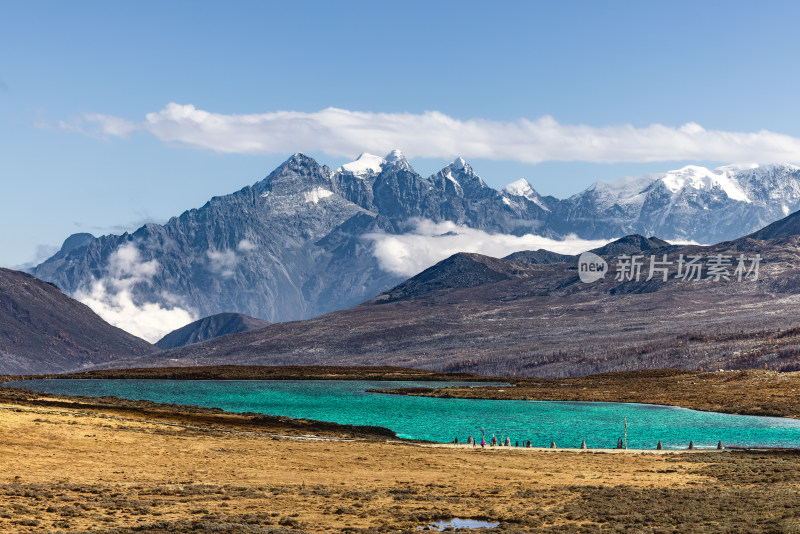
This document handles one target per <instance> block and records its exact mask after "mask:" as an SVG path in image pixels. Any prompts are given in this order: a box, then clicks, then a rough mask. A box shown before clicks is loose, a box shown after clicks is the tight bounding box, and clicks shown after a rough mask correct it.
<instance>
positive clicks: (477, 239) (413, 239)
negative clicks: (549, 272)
mask: <svg viewBox="0 0 800 534" xmlns="http://www.w3.org/2000/svg"><path fill="white" fill-rule="evenodd" d="M365 237H366V238H367V239H369V240H370V241H372V242H373V243H374V247H375V248H374V254H375V256H376V257H377V258H378V261H379V262H380V265H381V268H382V269H384V270H386V271H388V272H390V273H394V274H397V275H400V276H408V277H411V276H414V275H416V274H418V273H420V272H422V271H424V270H425V269H427V268H428V267H430V266H432V265H435V264H436V263H438V262H440V261H442V260H444V259H445V258H448V257H450V256H452V255H453V254H456V253H458V252H477V253H480V254H484V255H486V256H493V257H496V258H502V257H504V256H508V255H509V254H511V253H512V252H518V251H521V250H536V249H540V248H543V249H546V250H549V251H551V252H558V253H560V254H580V253H581V252H584V251H587V250H590V249H593V248H597V247H601V246H603V245H605V244H606V243H608V242H609V241H608V240H588V239H580V238H577V237H567V238H566V239H564V240H556V239H549V238H547V237H540V236H537V235H533V234H527V235H523V236H515V235H508V234H490V233H487V232H484V231H483V230H476V229H474V228H469V227H467V226H461V225H458V224H455V223H452V222H441V223H434V222H432V221H429V220H418V221H416V222H415V227H414V229H413V231H411V232H408V233H405V234H385V233H373V234H368V235H367V236H365Z"/></svg>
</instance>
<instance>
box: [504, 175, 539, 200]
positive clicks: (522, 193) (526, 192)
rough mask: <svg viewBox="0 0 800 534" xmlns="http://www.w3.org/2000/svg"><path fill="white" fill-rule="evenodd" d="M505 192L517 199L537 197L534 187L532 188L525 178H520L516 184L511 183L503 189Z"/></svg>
mask: <svg viewBox="0 0 800 534" xmlns="http://www.w3.org/2000/svg"><path fill="white" fill-rule="evenodd" d="M503 191H505V192H506V193H508V194H509V195H514V196H516V197H525V198H529V197H530V196H534V195H535V192H534V190H533V187H531V184H529V183H528V180H526V179H525V178H520V179H519V180H517V181H516V182H511V183H510V184H508V185H507V186H505V187H504V188H503Z"/></svg>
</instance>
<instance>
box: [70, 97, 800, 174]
mask: <svg viewBox="0 0 800 534" xmlns="http://www.w3.org/2000/svg"><path fill="white" fill-rule="evenodd" d="M59 126H60V127H61V128H62V129H63V130H66V131H76V132H82V133H85V134H88V135H100V136H113V137H128V136H130V135H131V134H133V133H134V132H147V133H150V134H152V135H154V136H155V137H157V138H158V139H160V140H162V141H164V142H167V143H177V144H181V145H185V146H190V147H194V148H199V149H206V150H213V151H216V152H226V153H240V154H290V153H293V152H296V151H298V150H300V151H306V152H324V153H326V154H330V155H331V156H337V157H352V156H354V155H356V154H359V153H361V152H364V151H366V152H372V153H375V154H385V153H387V152H389V151H390V150H392V149H395V148H399V149H402V150H403V152H404V153H405V154H406V155H407V156H409V157H412V158H414V157H424V158H455V157H457V156H463V157H466V158H480V159H490V160H503V161H517V162H522V163H541V162H544V161H585V162H595V163H620V162H652V161H684V160H694V161H726V162H731V161H757V162H760V163H796V162H797V160H798V154H800V138H797V137H792V136H789V135H784V134H780V133H775V132H770V131H767V130H760V131H757V132H728V131H722V130H707V129H705V128H703V127H702V126H700V125H699V124H697V123H694V122H689V123H686V124H683V125H681V126H677V127H674V126H666V125H662V124H651V125H649V126H646V127H643V128H637V127H635V126H633V125H631V124H620V125H612V126H601V127H597V126H588V125H582V124H577V125H571V124H561V123H559V122H558V121H557V120H556V119H554V118H553V117H550V116H544V117H540V118H537V119H534V120H530V119H525V118H522V119H519V120H516V121H509V122H503V121H492V120H486V119H479V118H476V119H469V120H459V119H454V118H452V117H449V116H447V115H445V114H444V113H440V112H438V111H426V112H424V113H371V112H361V111H350V110H346V109H338V108H327V109H323V110H321V111H317V112H312V113H306V112H300V111H275V112H270V113H253V114H240V115H229V114H224V113H213V112H210V111H204V110H201V109H197V108H195V107H194V106H193V105H191V104H183V105H182V104H176V103H170V104H168V105H167V106H166V107H164V109H162V110H161V111H157V112H152V113H148V114H147V115H146V116H145V120H143V121H130V120H127V119H124V118H120V117H116V116H113V115H104V114H99V113H87V114H84V115H83V116H81V117H79V118H77V119H75V120H71V121H61V122H60V124H59Z"/></svg>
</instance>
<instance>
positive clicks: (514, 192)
mask: <svg viewBox="0 0 800 534" xmlns="http://www.w3.org/2000/svg"><path fill="white" fill-rule="evenodd" d="M503 192H505V193H508V194H509V195H511V196H515V197H524V198H527V199H528V200H530V201H531V202H533V203H534V204H536V205H537V206H539V207H540V208H542V209H543V210H545V211H550V208H548V207H547V206H546V205H545V204H544V202H542V199H541V198H540V197H539V194H538V193H537V192H536V191H534V189H533V187H531V184H529V183H528V180H526V179H525V178H520V179H519V180H517V181H515V182H511V183H510V184H508V185H507V186H505V187H504V188H503ZM503 202H504V203H506V204H507V205H510V201H509V200H508V198H507V197H505V196H504V197H503Z"/></svg>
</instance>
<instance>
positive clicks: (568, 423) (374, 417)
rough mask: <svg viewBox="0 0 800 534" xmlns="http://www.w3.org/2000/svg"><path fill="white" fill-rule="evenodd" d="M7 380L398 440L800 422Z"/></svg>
mask: <svg viewBox="0 0 800 534" xmlns="http://www.w3.org/2000/svg"><path fill="white" fill-rule="evenodd" d="M6 385H11V386H12V387H13V386H17V387H24V388H28V389H33V390H36V391H43V392H48V393H56V394H66V395H85V396H93V397H102V396H115V397H122V398H126V399H133V400H149V401H155V402H168V403H172V404H184V405H195V406H204V407H214V408H222V409H224V410H228V411H231V412H256V413H263V414H269V415H282V416H287V417H295V418H305V419H317V420H320V421H331V422H336V423H344V424H352V425H374V426H382V427H386V428H390V429H392V430H394V431H395V432H396V433H397V435H398V436H399V437H402V438H411V439H424V440H429V441H438V442H451V441H453V439H454V438H456V437H457V438H458V440H459V442H461V443H464V442H466V439H467V436H469V435H472V436H475V437H477V438H478V439H480V435H481V427H483V428H485V429H486V436H487V441H489V440H490V439H491V436H492V434H496V435H497V436H498V438H499V437H500V436H504V437H505V436H510V437H511V441H512V444H513V443H514V442H515V441H519V442H520V443H522V442H523V441H524V440H531V441H532V445H533V446H535V447H548V446H549V445H550V442H551V441H555V442H556V444H557V445H558V446H559V447H578V446H579V445H580V443H581V440H584V439H585V440H586V443H587V444H588V446H589V447H590V448H611V447H614V446H615V445H616V443H617V438H619V437H621V436H622V435H623V432H624V424H623V420H624V418H626V417H627V419H628V447H629V448H645V449H646V448H654V447H655V445H656V443H657V442H658V440H661V441H662V442H663V444H664V447H666V448H685V447H686V446H687V445H688V443H689V440H690V439H691V440H694V442H695V445H697V446H700V447H702V446H707V447H712V446H715V445H716V444H717V441H719V440H722V442H723V443H724V444H725V445H728V446H730V445H739V446H751V447H756V446H757V447H800V420H795V419H785V418H773V417H753V416H741V415H729V414H719V413H712V412H698V411H694V410H687V409H684V408H672V407H665V406H653V405H648V404H627V403H605V402H596V403H595V402H537V401H505V400H474V399H436V398H426V397H405V396H400V395H386V394H380V393H367V392H366V390H367V389H380V388H384V389H386V388H397V387H432V388H433V387H448V386H458V385H470V386H474V385H476V384H475V383H459V382H411V381H403V382H397V381H394V382H390V381H366V380H69V379H50V380H28V381H19V382H13V383H9V384H6Z"/></svg>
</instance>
